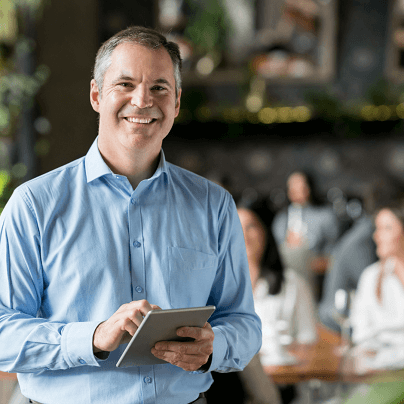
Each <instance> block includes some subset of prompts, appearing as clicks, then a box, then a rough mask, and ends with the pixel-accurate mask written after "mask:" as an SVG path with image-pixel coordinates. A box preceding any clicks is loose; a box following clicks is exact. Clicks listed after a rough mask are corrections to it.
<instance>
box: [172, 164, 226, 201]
mask: <svg viewBox="0 0 404 404" xmlns="http://www.w3.org/2000/svg"><path fill="white" fill-rule="evenodd" d="M167 167H168V169H169V173H170V178H171V180H172V183H173V185H174V187H175V190H176V192H180V193H182V194H183V195H184V196H186V197H188V198H191V197H194V198H196V199H197V200H199V202H201V203H203V202H207V203H219V204H220V205H226V206H228V205H229V204H230V203H231V201H232V200H233V198H232V197H231V195H230V194H229V192H228V191H226V190H225V189H224V188H223V187H221V186H220V185H218V184H216V183H214V182H213V181H210V180H208V179H206V178H204V177H202V176H200V175H198V174H195V173H193V172H191V171H188V170H186V169H184V168H181V167H179V166H176V165H175V164H171V163H168V162H167Z"/></svg>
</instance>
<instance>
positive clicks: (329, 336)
mask: <svg viewBox="0 0 404 404" xmlns="http://www.w3.org/2000/svg"><path fill="white" fill-rule="evenodd" d="M317 329H318V335H319V339H318V341H317V343H316V344H313V345H306V346H303V345H298V346H295V347H292V348H290V349H289V350H288V351H289V353H291V354H292V355H294V356H296V357H297V358H298V359H299V362H298V363H297V364H295V365H286V366H264V371H265V373H266V374H267V375H269V376H271V378H272V379H273V381H274V382H275V383H276V384H295V383H299V382H301V381H305V380H311V379H319V380H324V381H336V380H339V379H340V364H341V356H340V355H339V353H338V347H339V346H340V344H341V337H340V336H339V335H338V334H336V333H335V332H333V331H330V330H329V329H327V328H326V327H324V326H322V325H318V328H317Z"/></svg>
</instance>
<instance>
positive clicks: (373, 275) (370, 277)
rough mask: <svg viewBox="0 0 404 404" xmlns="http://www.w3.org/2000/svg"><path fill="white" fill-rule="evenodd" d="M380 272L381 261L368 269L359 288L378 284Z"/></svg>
mask: <svg viewBox="0 0 404 404" xmlns="http://www.w3.org/2000/svg"><path fill="white" fill-rule="evenodd" d="M380 270H381V264H380V261H377V262H375V263H373V264H372V265H369V266H368V267H366V268H365V269H364V270H363V272H362V274H361V276H360V279H359V285H358V287H359V286H363V285H369V284H374V283H376V281H377V278H378V275H379V273H380Z"/></svg>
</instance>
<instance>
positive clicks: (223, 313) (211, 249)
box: [0, 27, 261, 404]
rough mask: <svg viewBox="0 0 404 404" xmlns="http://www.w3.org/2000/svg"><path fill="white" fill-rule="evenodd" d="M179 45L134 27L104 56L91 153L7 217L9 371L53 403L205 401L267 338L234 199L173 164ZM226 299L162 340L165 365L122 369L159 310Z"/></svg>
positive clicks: (94, 98) (93, 94)
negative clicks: (215, 380)
mask: <svg viewBox="0 0 404 404" xmlns="http://www.w3.org/2000/svg"><path fill="white" fill-rule="evenodd" d="M180 70H181V58H180V54H179V50H178V46H177V45H176V44H174V43H172V42H168V41H167V40H166V38H165V37H164V36H162V35H160V34H159V33H157V32H156V31H154V30H151V29H146V28H143V27H131V28H128V29H127V30H124V31H122V32H119V33H118V34H116V35H115V36H114V37H112V38H111V39H109V40H108V41H107V42H106V43H104V44H103V45H102V47H101V48H100V50H99V51H98V54H97V57H96V62H95V67H94V79H93V80H92V81H91V91H90V102H91V105H92V106H93V108H94V110H95V111H96V112H98V113H99V133H98V137H97V138H96V139H95V141H94V143H93V145H92V147H91V148H90V150H89V152H88V153H87V155H86V156H85V157H83V158H80V159H78V160H76V161H73V162H72V163H69V164H67V165H66V166H63V167H60V168H58V169H56V170H54V171H51V172H49V173H47V174H45V175H43V176H40V177H38V178H36V179H34V180H31V181H29V182H27V183H25V184H23V185H22V186H20V187H19V188H17V190H16V191H15V192H14V194H13V196H12V198H11V199H10V201H9V203H8V204H7V206H6V208H5V209H4V211H3V213H2V215H1V217H0V281H1V284H2V288H1V289H0V345H1V346H2V347H7V349H1V350H0V369H1V370H3V371H6V372H17V373H18V379H19V383H20V386H21V391H22V393H23V394H24V395H25V396H26V397H29V398H30V400H32V401H31V402H33V403H43V404H56V403H57V404H67V403H75V404H81V403H82V404H92V403H96V404H103V403H105V404H110V403H119V404H138V403H158V404H160V403H161V404H163V403H164V404H188V403H191V402H192V403H199V404H202V403H206V399H205V398H204V396H203V392H205V391H206V390H207V389H209V387H210V385H211V383H212V377H211V375H210V371H212V370H216V371H218V372H228V371H237V370H242V369H243V368H244V366H245V365H246V364H247V363H248V362H249V360H250V359H251V358H252V357H253V356H254V355H255V354H256V352H257V351H258V350H259V348H260V345H261V323H260V320H259V318H258V317H257V315H256V313H255V311H254V305H253V300H252V291H251V283H250V277H249V271H248V263H247V259H246V254H245V245H244V237H243V233H242V229H241V226H240V222H239V219H238V215H237V211H236V208H235V205H234V202H233V199H232V198H231V196H230V195H229V194H228V193H227V192H226V191H225V190H223V189H222V188H221V187H219V186H218V185H216V184H214V183H211V182H209V181H207V180H206V179H204V178H202V177H199V176H197V175H195V174H193V173H190V172H188V171H186V170H183V169H181V168H179V167H177V166H174V165H172V164H170V163H168V162H167V161H166V160H165V157H164V153H163V151H162V142H163V139H164V138H165V137H166V136H167V135H168V133H169V132H170V130H171V128H172V125H173V122H174V118H175V117H176V116H177V115H178V112H179V108H180V97H181V75H180ZM206 305H214V306H216V311H215V313H214V314H213V315H212V317H211V318H210V320H209V322H208V323H206V324H205V326H204V327H202V328H197V327H184V328H182V329H180V330H179V331H178V332H179V333H182V334H181V335H182V336H188V337H192V338H193V341H192V342H167V341H162V342H159V343H157V344H156V345H155V347H154V348H153V349H152V353H153V355H155V356H156V357H157V358H160V359H163V360H164V361H166V362H167V364H161V365H155V366H137V367H127V368H117V367H116V363H117V361H118V359H119V357H120V356H121V354H122V352H123V351H124V349H125V347H126V345H125V344H126V343H127V342H128V341H129V339H130V337H131V336H132V335H133V334H134V333H135V332H136V330H137V328H138V327H139V325H140V323H141V322H142V319H143V317H144V316H145V315H146V314H147V313H148V312H149V311H150V310H153V309H156V308H162V309H170V308H180V307H198V306H206Z"/></svg>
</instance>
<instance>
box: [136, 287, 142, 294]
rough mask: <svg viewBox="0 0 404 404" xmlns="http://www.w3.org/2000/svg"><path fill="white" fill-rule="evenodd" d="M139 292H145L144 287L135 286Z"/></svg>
mask: <svg viewBox="0 0 404 404" xmlns="http://www.w3.org/2000/svg"><path fill="white" fill-rule="evenodd" d="M135 290H136V292H137V293H142V292H143V288H142V287H141V286H136V288H135Z"/></svg>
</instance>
